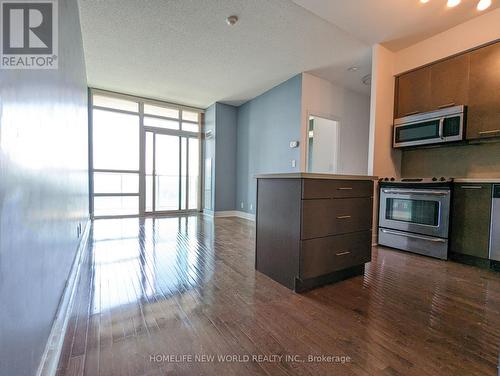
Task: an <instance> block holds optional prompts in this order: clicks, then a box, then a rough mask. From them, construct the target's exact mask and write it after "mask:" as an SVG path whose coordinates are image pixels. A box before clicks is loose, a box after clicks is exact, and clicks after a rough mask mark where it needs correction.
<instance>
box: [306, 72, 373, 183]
mask: <svg viewBox="0 0 500 376" xmlns="http://www.w3.org/2000/svg"><path fill="white" fill-rule="evenodd" d="M310 115H317V116H320V117H324V118H329V119H332V120H338V121H339V122H340V132H339V136H340V142H339V144H340V148H339V170H338V173H339V174H353V175H361V174H366V173H367V171H368V168H367V166H368V145H369V142H368V141H369V124H370V97H369V96H368V95H363V94H359V93H356V92H354V91H352V90H349V89H345V88H343V87H341V86H337V85H334V84H332V83H331V82H329V81H326V80H323V79H321V78H318V77H316V76H313V75H311V74H308V73H303V74H302V115H301V129H302V137H301V140H302V145H303V147H301V170H302V171H306V170H307V165H306V162H307V147H306V145H307V141H308V139H307V131H308V119H309V116H310Z"/></svg>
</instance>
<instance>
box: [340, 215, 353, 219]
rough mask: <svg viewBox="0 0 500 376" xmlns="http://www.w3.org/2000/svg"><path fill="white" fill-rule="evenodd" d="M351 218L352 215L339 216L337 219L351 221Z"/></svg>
mask: <svg viewBox="0 0 500 376" xmlns="http://www.w3.org/2000/svg"><path fill="white" fill-rule="evenodd" d="M349 218H351V216H350V215H339V216H338V217H337V219H349Z"/></svg>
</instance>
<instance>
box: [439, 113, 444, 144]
mask: <svg viewBox="0 0 500 376" xmlns="http://www.w3.org/2000/svg"><path fill="white" fill-rule="evenodd" d="M443 127H444V117H442V118H441V119H439V138H440V139H443V138H444V137H443Z"/></svg>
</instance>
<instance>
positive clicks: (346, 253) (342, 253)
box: [336, 251, 351, 256]
mask: <svg viewBox="0 0 500 376" xmlns="http://www.w3.org/2000/svg"><path fill="white" fill-rule="evenodd" d="M349 253H351V252H350V251H343V252H338V253H337V254H336V255H337V256H345V255H348V254H349Z"/></svg>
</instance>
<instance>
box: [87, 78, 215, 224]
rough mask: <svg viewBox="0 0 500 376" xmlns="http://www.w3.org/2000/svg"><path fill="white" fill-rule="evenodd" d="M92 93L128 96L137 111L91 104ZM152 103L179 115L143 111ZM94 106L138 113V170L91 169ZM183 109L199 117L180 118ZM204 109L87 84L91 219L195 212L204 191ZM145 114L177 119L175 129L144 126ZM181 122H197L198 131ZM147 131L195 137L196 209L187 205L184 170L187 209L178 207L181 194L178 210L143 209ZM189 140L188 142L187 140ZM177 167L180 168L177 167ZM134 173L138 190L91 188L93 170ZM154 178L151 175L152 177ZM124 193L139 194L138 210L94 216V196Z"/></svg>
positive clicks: (120, 195) (119, 111) (134, 195)
mask: <svg viewBox="0 0 500 376" xmlns="http://www.w3.org/2000/svg"><path fill="white" fill-rule="evenodd" d="M94 95H101V96H106V97H110V98H116V99H124V100H129V101H133V102H137V104H138V111H137V112H135V111H129V110H121V109H117V108H110V107H103V106H94V104H93V96H94ZM145 104H148V105H152V106H158V107H165V108H172V109H176V110H178V111H179V116H178V118H177V119H176V118H172V117H168V116H161V115H152V114H146V113H144V105H145ZM94 109H96V110H103V111H110V112H115V113H122V114H129V115H136V116H138V117H139V137H138V142H139V170H123V169H102V168H96V169H94V160H93V151H94V150H93V142H94V139H93V133H94V132H93V128H94V124H93V111H94ZM183 111H188V112H196V113H198V121H197V122H195V121H189V120H183V119H182V113H183ZM204 112H205V111H204V110H203V109H200V108H196V107H190V106H184V105H180V104H176V103H171V102H165V101H160V100H156V99H150V98H144V97H139V96H133V95H128V94H122V93H116V92H112V91H107V90H102V89H97V88H89V89H88V119H89V129H88V132H89V149H88V153H89V211H90V216H91V218H92V219H102V218H128V217H138V216H139V217H143V216H155V215H166V214H187V213H195V212H200V211H201V208H202V207H203V202H202V199H203V195H202V192H201V187H202V186H203V181H202V180H203V171H202V168H203V166H202V161H203V147H202V132H203V128H204ZM145 117H152V118H157V119H162V120H170V121H177V122H178V124H179V128H178V129H168V128H162V127H155V126H146V125H144V118H145ZM182 123H189V124H197V126H198V131H197V132H192V131H185V130H182ZM146 132H153V133H154V134H155V133H161V134H168V135H173V136H178V137H187V138H188V139H189V138H196V139H197V140H198V150H199V153H198V154H199V155H198V157H199V161H198V184H197V196H198V197H197V207H196V208H195V209H188V208H189V198H188V196H189V192H188V184H189V174H188V173H186V203H185V207H186V209H184V210H181V209H180V207H181V203H180V197H181V194H179V210H169V211H154V209H153V211H152V212H148V211H146ZM188 143H189V142H188ZM179 165H180V160H179ZM179 171H180V170H179ZM96 172H97V173H99V172H103V173H134V174H138V175H139V187H138V192H137V193H121V192H110V193H95V192H94V173H96ZM153 180H154V179H153ZM125 196H133V197H138V200H139V208H138V214H130V215H105V216H104V215H102V216H96V215H94V212H95V208H94V198H95V197H125Z"/></svg>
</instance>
